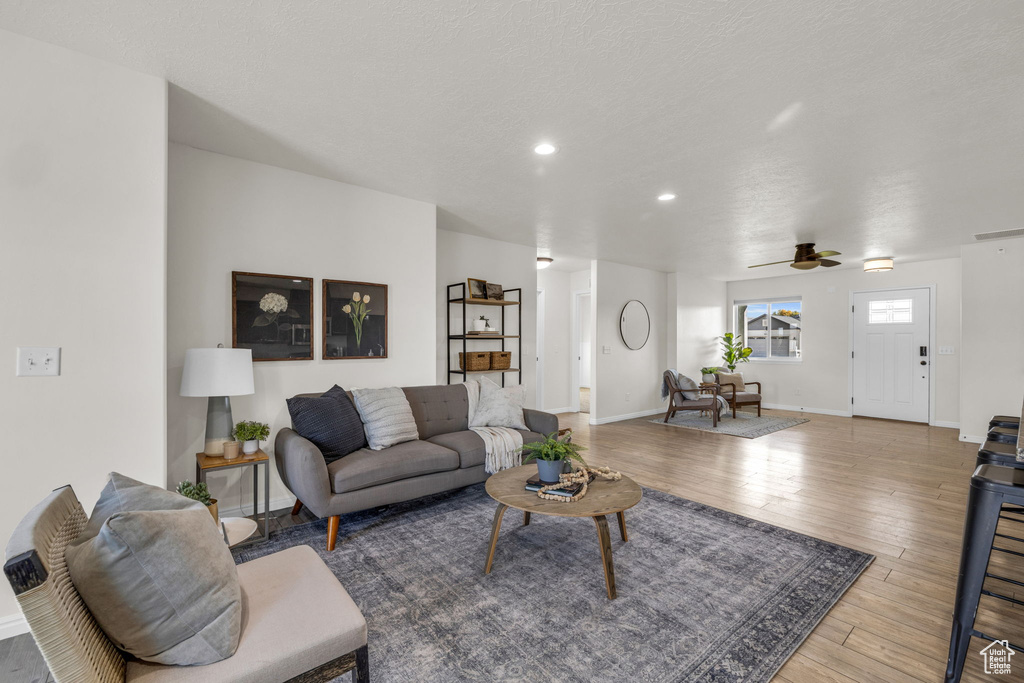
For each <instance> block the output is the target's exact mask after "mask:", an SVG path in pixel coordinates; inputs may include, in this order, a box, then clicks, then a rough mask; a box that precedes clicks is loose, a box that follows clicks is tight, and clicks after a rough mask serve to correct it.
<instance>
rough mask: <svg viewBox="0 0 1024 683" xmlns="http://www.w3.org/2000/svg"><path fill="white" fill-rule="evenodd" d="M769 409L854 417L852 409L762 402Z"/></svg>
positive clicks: (763, 406) (762, 405)
mask: <svg viewBox="0 0 1024 683" xmlns="http://www.w3.org/2000/svg"><path fill="white" fill-rule="evenodd" d="M761 407H762V408H766V409H767V410H790V411H793V412H794V413H814V414H815V415H834V416H836V417H853V411H850V410H829V409H827V408H805V407H802V406H784V405H781V404H778V403H762V404H761Z"/></svg>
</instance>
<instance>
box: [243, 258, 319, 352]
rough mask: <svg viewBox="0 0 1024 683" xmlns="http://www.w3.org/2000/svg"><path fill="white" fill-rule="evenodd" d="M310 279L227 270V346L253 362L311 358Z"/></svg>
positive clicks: (311, 309)
mask: <svg viewBox="0 0 1024 683" xmlns="http://www.w3.org/2000/svg"><path fill="white" fill-rule="evenodd" d="M312 330H313V278H311V277H297V276H294V275H265V274H263V273H240V272H232V273H231V346H232V347H234V348H236V349H252V359H253V360H254V361H266V360H313V334H312Z"/></svg>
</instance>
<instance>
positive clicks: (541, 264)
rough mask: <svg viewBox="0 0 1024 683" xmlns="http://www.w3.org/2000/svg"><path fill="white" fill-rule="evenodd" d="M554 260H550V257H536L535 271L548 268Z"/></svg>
mask: <svg viewBox="0 0 1024 683" xmlns="http://www.w3.org/2000/svg"><path fill="white" fill-rule="evenodd" d="M554 260H555V259H553V258H551V257H550V256H538V257H537V270H544V269H545V268H547V267H548V266H550V265H551V264H552V263H553V262H554Z"/></svg>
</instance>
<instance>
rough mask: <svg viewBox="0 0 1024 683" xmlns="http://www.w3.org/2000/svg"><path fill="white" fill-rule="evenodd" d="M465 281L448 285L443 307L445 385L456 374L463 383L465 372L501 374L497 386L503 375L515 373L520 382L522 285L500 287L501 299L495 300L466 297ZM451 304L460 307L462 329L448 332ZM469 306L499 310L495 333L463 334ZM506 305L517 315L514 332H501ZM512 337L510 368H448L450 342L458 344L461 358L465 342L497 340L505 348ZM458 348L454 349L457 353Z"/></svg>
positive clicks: (450, 361)
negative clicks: (496, 331) (511, 296)
mask: <svg viewBox="0 0 1024 683" xmlns="http://www.w3.org/2000/svg"><path fill="white" fill-rule="evenodd" d="M453 289H455V290H456V291H455V292H454V294H455V296H452V294H453V292H452V290H453ZM467 294H468V292H467V291H466V283H465V282H457V283H455V284H454V285H448V294H447V298H448V306H447V308H446V309H445V311H446V312H445V330H446V331H447V332H448V348H447V349H446V350H445V355H446V356H447V360H446V362H447V369H448V384H451V383H452V377H453V376H455V375H460V376H461V379H460V380H458V381H460V382H465V381H466V380H467V379H468V378H469V375H490V374H499V373H500V374H501V386H505V375H507V374H509V373H513V372H514V373H517V374H518V375H519V383H520V384H522V383H523V370H522V365H523V338H522V332H523V306H522V300H523V290H522V288H519V287H517V288H515V289H506V290H504V296H505V300H504V301H496V300H492V299H470V298H469V297H467V296H466V295H467ZM510 294H515V296H516V298H515V299H509V298H508V296H509V295H510ZM452 306H459V307H461V308H462V332H461V333H459V332H458V331H456V332H454V333H453V332H452ZM471 306H492V307H498V308H500V309H501V327H499V328H498V334H496V335H486V336H485V335H474V334H467V330H466V325H467V324H468V323H469V318H468V312H469V308H470V307H471ZM509 306H515V307H516V314H517V325H516V330H515V331H516V334H505V323H506V321H505V309H507V308H508V307H509ZM509 339H514V340H515V341H516V348H515V357H514V358H513V359H512V367H510V368H509V369H507V370H474V371H471V372H467V371H465V370H458V369H455V370H453V369H452V342H455V343H457V344H458V343H459V342H461V343H462V353H463V358H465V357H466V356H465V354H467V353H469V342H471V341H472V342H490V341H498V342H501V350H502V351H508V350H509V349H506V348H505V342H506V340H509ZM457 352H458V351H456V353H457Z"/></svg>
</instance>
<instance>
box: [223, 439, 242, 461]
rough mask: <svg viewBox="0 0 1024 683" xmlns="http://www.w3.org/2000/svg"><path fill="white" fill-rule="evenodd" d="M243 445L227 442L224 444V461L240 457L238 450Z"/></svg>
mask: <svg viewBox="0 0 1024 683" xmlns="http://www.w3.org/2000/svg"><path fill="white" fill-rule="evenodd" d="M241 445H242V444H240V443H238V442H237V441H225V442H224V459H225V460H234V459H235V458H237V457H238V448H239V446H241Z"/></svg>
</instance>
